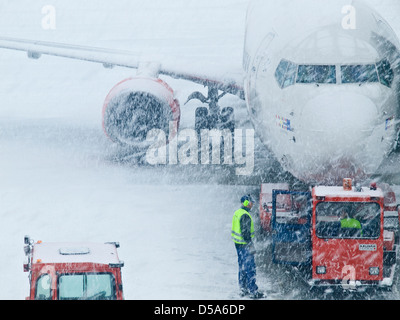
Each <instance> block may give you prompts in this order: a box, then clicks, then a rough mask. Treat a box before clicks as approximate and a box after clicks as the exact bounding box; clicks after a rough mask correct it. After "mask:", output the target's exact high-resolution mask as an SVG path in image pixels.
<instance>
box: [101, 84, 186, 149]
mask: <svg viewBox="0 0 400 320" xmlns="http://www.w3.org/2000/svg"><path fill="white" fill-rule="evenodd" d="M179 121H180V106H179V102H178V100H177V99H175V98H174V92H173V90H172V89H171V88H170V87H169V86H168V84H167V83H165V82H164V81H163V80H161V79H159V78H145V77H135V78H129V79H126V80H123V81H121V82H120V83H118V84H117V85H116V86H115V87H114V88H113V89H111V91H110V93H109V94H108V95H107V97H106V100H105V101H104V106H103V129H104V132H105V133H106V135H107V136H108V137H109V138H110V139H111V140H112V141H114V142H117V143H120V144H123V145H130V146H135V147H141V146H145V145H146V144H145V141H146V136H147V133H148V132H149V131H150V130H152V129H161V130H164V132H165V133H169V138H168V140H171V139H172V138H173V137H174V136H175V135H176V133H177V130H178V127H179ZM170 123H173V124H174V125H173V128H172V130H171V128H170Z"/></svg>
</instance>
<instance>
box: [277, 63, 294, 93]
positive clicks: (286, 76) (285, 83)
mask: <svg viewBox="0 0 400 320" xmlns="http://www.w3.org/2000/svg"><path fill="white" fill-rule="evenodd" d="M296 72H297V65H296V64H294V63H292V62H290V61H287V60H282V61H281V62H280V63H279V66H278V68H277V69H276V72H275V78H276V81H277V82H278V84H279V87H281V88H282V89H283V88H286V87H289V86H291V85H293V84H294V83H295V81H296Z"/></svg>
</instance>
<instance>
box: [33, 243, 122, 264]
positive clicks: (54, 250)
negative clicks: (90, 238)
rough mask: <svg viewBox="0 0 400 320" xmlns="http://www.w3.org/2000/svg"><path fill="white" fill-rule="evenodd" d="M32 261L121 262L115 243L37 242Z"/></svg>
mask: <svg viewBox="0 0 400 320" xmlns="http://www.w3.org/2000/svg"><path fill="white" fill-rule="evenodd" d="M32 263H99V264H110V263H115V264H118V263H120V261H119V258H118V253H117V246H116V244H115V243H111V242H110V243H90V242H78V243H68V242H57V243H56V242H53V243H51V242H49V243H41V242H37V243H35V244H34V247H33V256H32Z"/></svg>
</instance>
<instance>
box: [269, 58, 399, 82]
mask: <svg viewBox="0 0 400 320" xmlns="http://www.w3.org/2000/svg"><path fill="white" fill-rule="evenodd" d="M337 69H338V70H337ZM336 71H338V79H337V78H336ZM339 73H340V75H339ZM275 79H276V81H277V82H278V85H279V87H280V88H281V89H284V88H287V87H289V86H292V85H294V84H295V83H301V84H312V83H314V84H336V83H342V84H352V83H358V84H361V83H381V84H383V85H384V86H387V87H389V88H390V87H391V86H392V84H393V80H394V72H393V69H392V67H391V65H390V62H389V61H388V60H387V59H384V60H382V61H380V62H378V63H376V64H374V63H372V64H359V65H342V66H339V65H338V66H336V65H297V64H295V63H293V62H290V61H288V60H284V59H283V60H281V62H280V63H279V65H278V68H277V69H276V72H275Z"/></svg>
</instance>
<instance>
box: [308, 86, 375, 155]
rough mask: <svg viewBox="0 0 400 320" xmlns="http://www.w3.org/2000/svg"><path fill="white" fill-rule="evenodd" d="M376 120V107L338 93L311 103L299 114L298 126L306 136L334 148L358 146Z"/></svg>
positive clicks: (359, 97)
mask: <svg viewBox="0 0 400 320" xmlns="http://www.w3.org/2000/svg"><path fill="white" fill-rule="evenodd" d="M377 117H378V110H377V107H376V105H375V104H374V103H373V101H372V100H370V99H369V98H368V97H365V96H363V95H360V94H355V93H350V92H340V93H336V94H333V93H328V94H325V95H319V96H317V97H315V98H313V99H311V100H310V101H309V102H308V103H307V104H306V105H305V107H304V109H303V112H302V113H301V118H302V121H301V123H302V124H303V129H304V132H308V134H306V135H309V134H310V135H315V136H317V137H318V139H319V141H320V143H324V144H325V143H329V144H332V145H333V146H336V147H338V146H346V144H354V143H361V142H362V140H363V139H365V138H366V137H367V136H369V135H370V134H371V132H372V131H373V129H374V123H376V119H377ZM347 147H348V145H347Z"/></svg>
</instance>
